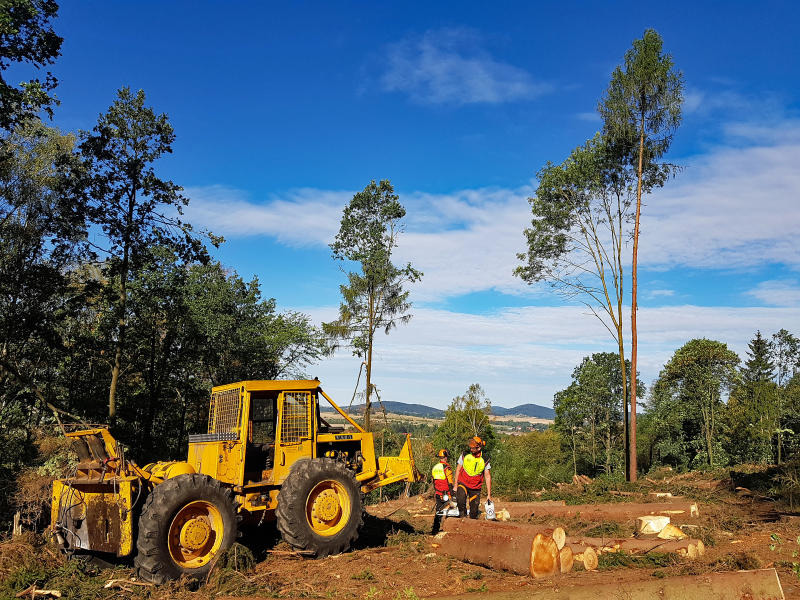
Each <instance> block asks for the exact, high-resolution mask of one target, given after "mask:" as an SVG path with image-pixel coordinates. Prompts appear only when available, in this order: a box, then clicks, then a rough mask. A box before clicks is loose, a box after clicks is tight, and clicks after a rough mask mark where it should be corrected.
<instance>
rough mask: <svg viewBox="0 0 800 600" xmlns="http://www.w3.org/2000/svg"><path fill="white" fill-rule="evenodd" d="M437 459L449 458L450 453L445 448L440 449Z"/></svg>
mask: <svg viewBox="0 0 800 600" xmlns="http://www.w3.org/2000/svg"><path fill="white" fill-rule="evenodd" d="M438 457H439V458H450V453H449V452H448V451H447V450H446V449H445V448H442V449H441V450H439V452H438Z"/></svg>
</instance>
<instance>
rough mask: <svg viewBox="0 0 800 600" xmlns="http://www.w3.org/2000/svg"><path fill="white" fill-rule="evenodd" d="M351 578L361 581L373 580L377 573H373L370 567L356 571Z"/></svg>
mask: <svg viewBox="0 0 800 600" xmlns="http://www.w3.org/2000/svg"><path fill="white" fill-rule="evenodd" d="M351 579H360V580H361V581H372V580H373V579H375V575H373V574H372V571H370V570H369V569H364V570H363V571H361V573H356V574H355V575H353V576H352V577H351Z"/></svg>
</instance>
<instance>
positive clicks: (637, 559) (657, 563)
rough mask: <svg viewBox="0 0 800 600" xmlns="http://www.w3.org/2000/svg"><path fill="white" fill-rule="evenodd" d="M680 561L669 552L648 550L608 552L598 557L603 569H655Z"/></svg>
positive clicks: (599, 565) (600, 566)
mask: <svg viewBox="0 0 800 600" xmlns="http://www.w3.org/2000/svg"><path fill="white" fill-rule="evenodd" d="M679 562H680V560H679V559H678V557H677V556H676V555H674V554H671V553H668V552H648V553H647V554H629V553H627V552H608V553H604V554H601V555H600V556H599V557H598V565H597V568H598V569H599V570H601V571H607V570H609V569H619V568H622V567H625V568H631V567H634V568H637V567H638V568H643V569H655V568H660V567H670V566H672V565H677V564H678V563H679Z"/></svg>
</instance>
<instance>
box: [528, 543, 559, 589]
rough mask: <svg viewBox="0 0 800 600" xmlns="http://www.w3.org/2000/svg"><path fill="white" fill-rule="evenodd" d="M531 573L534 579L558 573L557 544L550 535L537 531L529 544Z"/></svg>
mask: <svg viewBox="0 0 800 600" xmlns="http://www.w3.org/2000/svg"><path fill="white" fill-rule="evenodd" d="M530 564H531V575H533V576H534V577H536V579H541V578H542V577H551V576H553V575H555V574H556V573H558V546H557V545H556V542H555V540H553V538H552V537H551V536H548V535H545V534H541V533H537V534H536V536H535V537H534V538H533V545H532V546H531V563H530Z"/></svg>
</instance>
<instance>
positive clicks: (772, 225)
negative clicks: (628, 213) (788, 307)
mask: <svg viewBox="0 0 800 600" xmlns="http://www.w3.org/2000/svg"><path fill="white" fill-rule="evenodd" d="M732 129H734V130H736V131H739V133H740V135H744V134H745V133H748V134H751V135H753V134H754V132H753V129H752V126H747V125H741V126H739V127H738V128H736V127H733V126H732ZM777 130H780V133H778V132H777ZM769 131H770V132H772V136H768V135H765V134H762V135H759V137H758V139H759V140H760V143H759V144H758V145H751V146H747V147H720V148H717V149H715V150H713V151H711V152H709V153H708V154H706V155H703V156H697V157H693V158H691V159H688V160H686V161H681V162H683V164H684V165H685V167H686V168H685V170H684V171H683V172H682V173H680V174H679V175H678V176H677V178H676V179H675V180H673V181H669V182H667V185H666V186H665V187H664V188H663V189H661V190H657V191H656V192H655V193H653V194H652V196H650V197H649V198H647V199H646V203H647V206H645V207H644V209H643V213H642V237H641V255H640V256H641V262H642V264H645V265H648V266H651V267H659V268H671V267H675V266H679V265H685V266H690V267H703V268H723V269H730V268H748V267H754V266H758V265H765V264H770V263H781V264H785V265H789V266H790V267H793V268H800V246H799V245H798V244H797V242H796V240H797V239H798V238H800V204H798V200H800V169H798V168H797V165H798V164H800V127H799V126H797V124H796V123H793V122H788V123H781V124H780V125H777V126H776V127H774V128H769Z"/></svg>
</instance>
